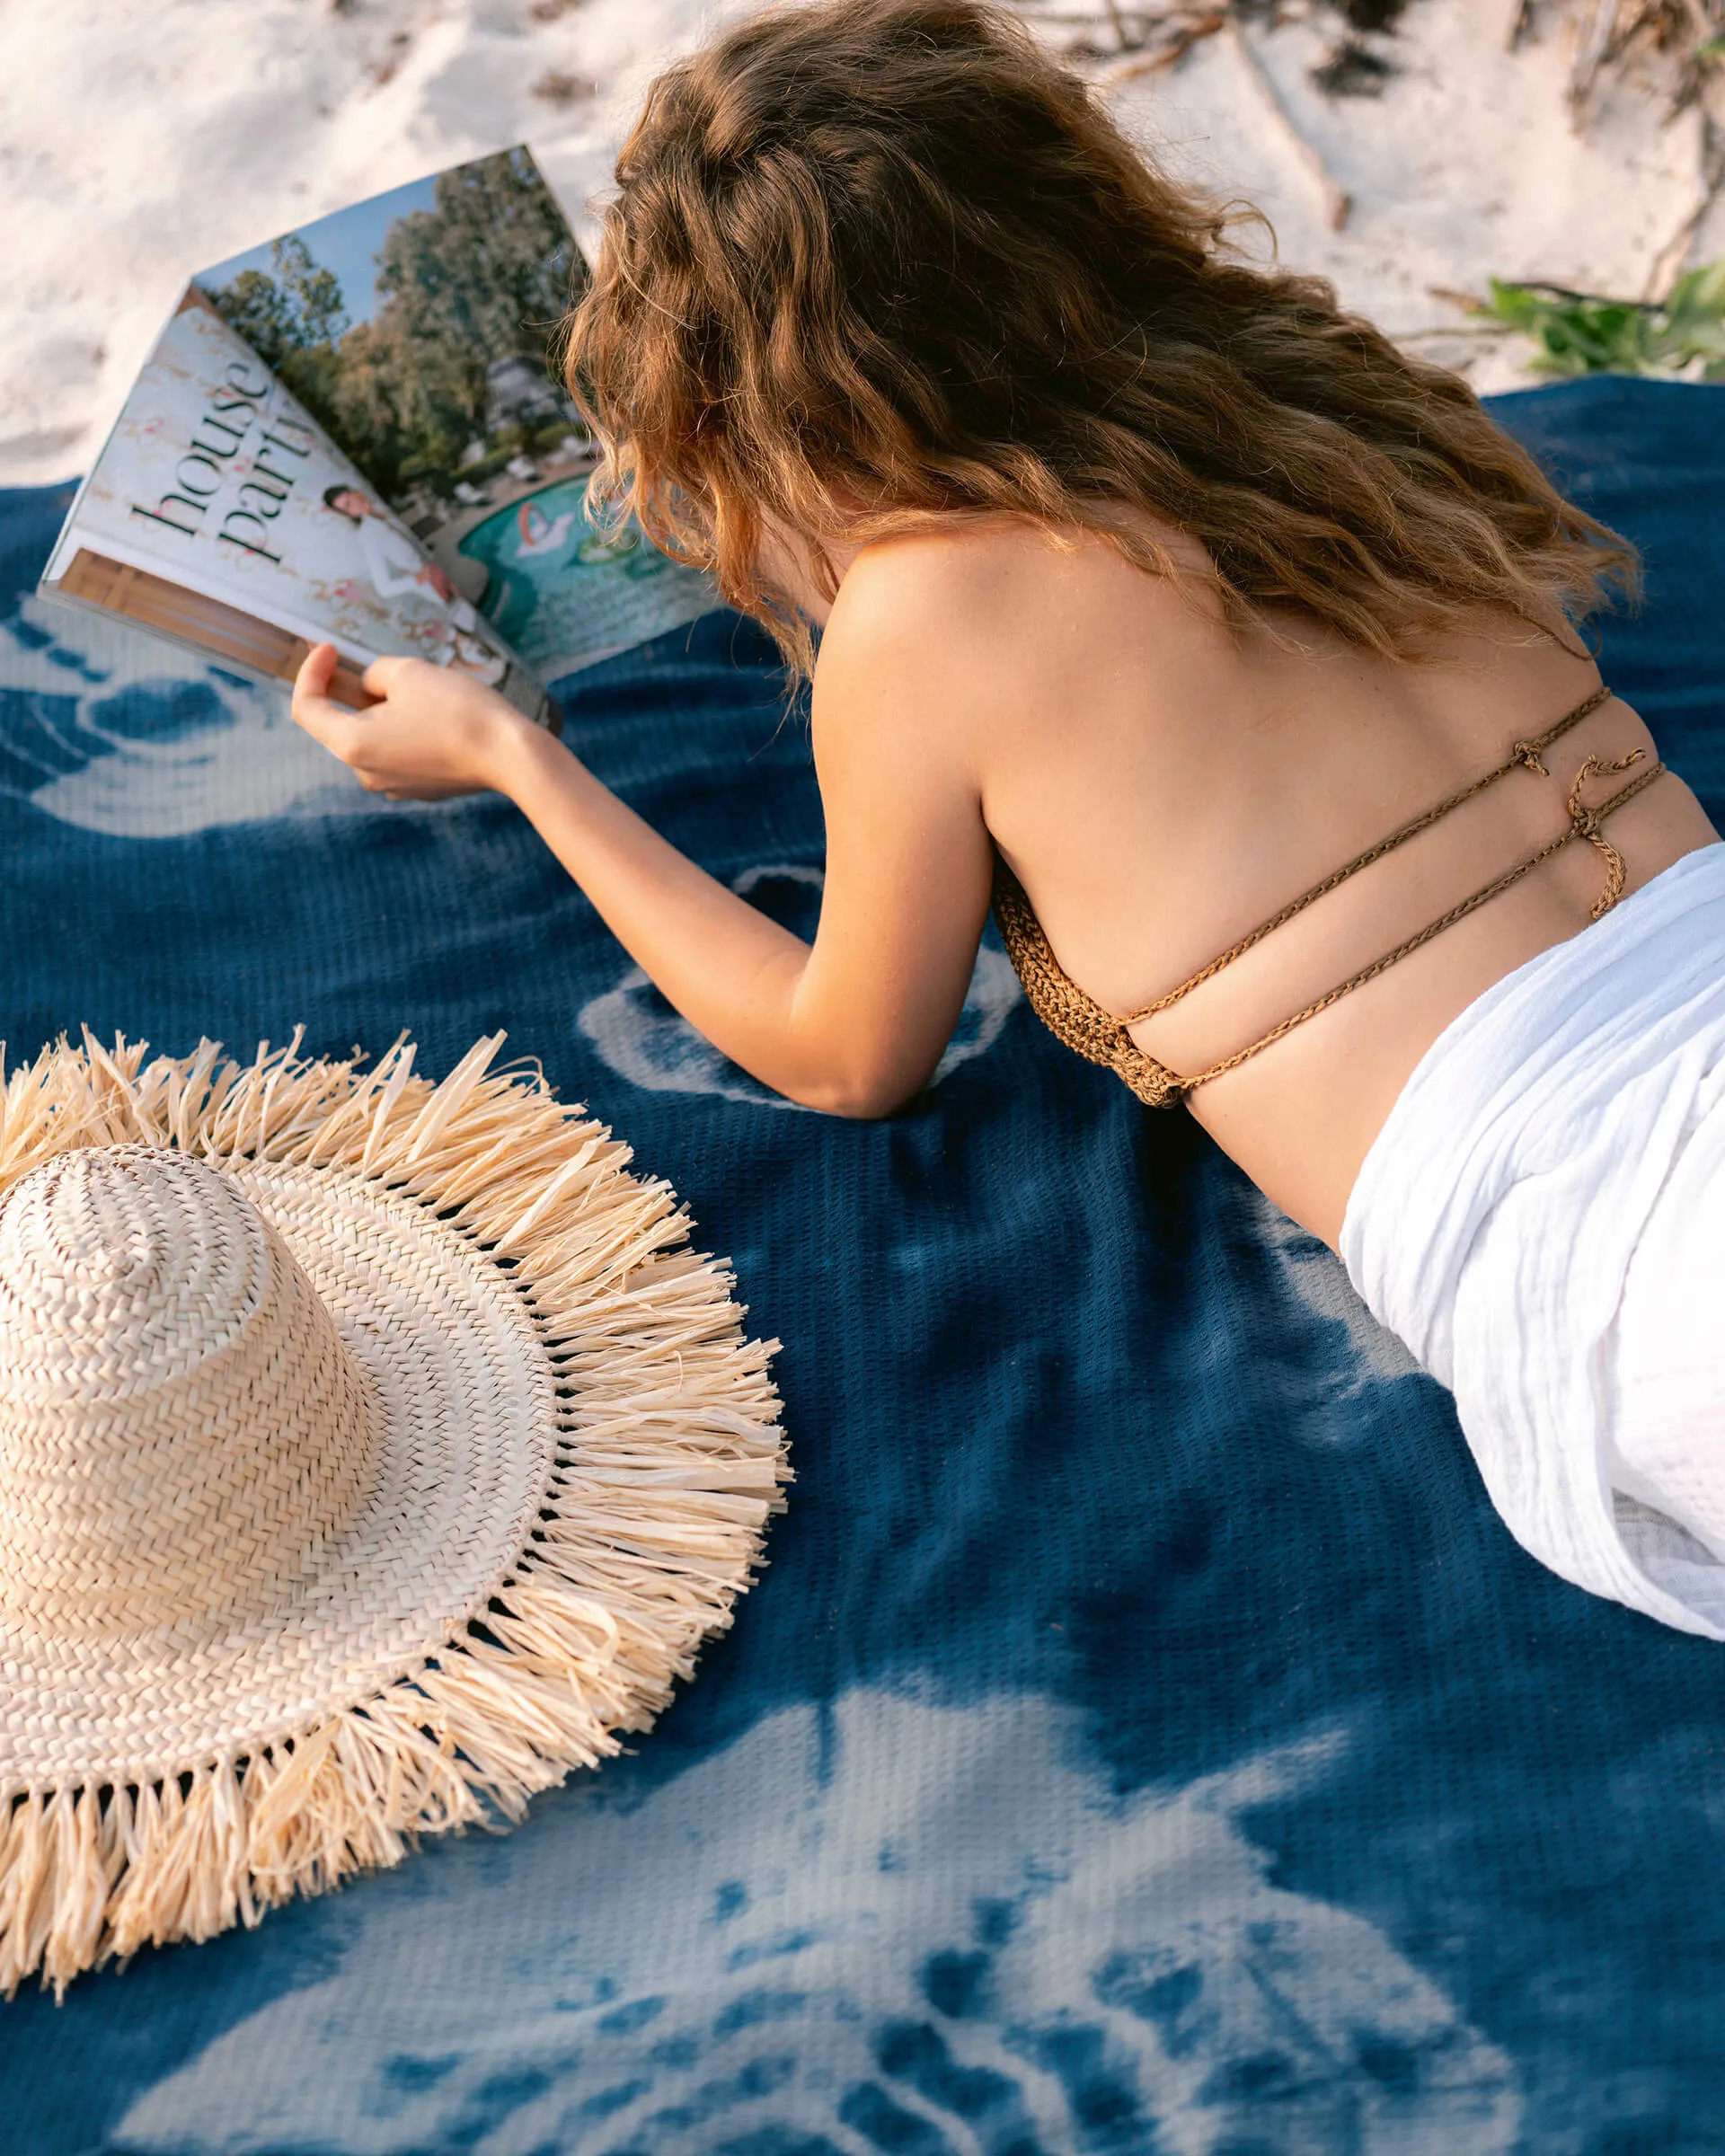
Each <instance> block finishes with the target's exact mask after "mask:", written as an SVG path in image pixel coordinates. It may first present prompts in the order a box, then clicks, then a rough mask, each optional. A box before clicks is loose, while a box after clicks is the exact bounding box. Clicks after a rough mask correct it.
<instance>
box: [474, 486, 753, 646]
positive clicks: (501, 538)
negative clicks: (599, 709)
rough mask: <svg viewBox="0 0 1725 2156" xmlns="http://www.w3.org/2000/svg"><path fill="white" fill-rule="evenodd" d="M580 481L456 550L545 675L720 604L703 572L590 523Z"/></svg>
mask: <svg viewBox="0 0 1725 2156" xmlns="http://www.w3.org/2000/svg"><path fill="white" fill-rule="evenodd" d="M586 497H587V479H586V475H585V474H583V475H581V476H580V477H579V478H574V479H563V480H558V481H557V482H554V483H553V485H551V486H548V487H542V488H541V489H540V490H539V491H538V492H537V493H536V494H529V495H526V496H525V497H524V498H523V499H521V500H519V501H515V502H511V503H510V504H509V507H508V508H501V509H499V510H497V511H496V512H495V514H494V515H492V516H490V517H486V518H485V520H484V522H483V523H482V524H476V525H475V526H473V530H472V531H471V532H469V533H468V534H467V535H466V536H465V537H464V538H463V539H462V540H461V542H460V552H462V553H464V554H465V555H466V556H467V557H468V559H469V560H470V561H478V562H480V563H482V565H483V567H484V568H485V570H486V572H487V574H488V576H489V579H490V581H489V582H488V583H487V585H486V588H485V596H484V597H483V598H482V601H481V602H480V605H481V610H482V612H483V614H485V616H486V618H487V619H488V620H489V621H491V623H493V624H494V625H495V626H496V628H497V630H498V632H499V633H500V635H501V636H502V637H503V638H504V640H505V641H507V642H509V644H511V645H513V646H514V648H515V649H516V650H517V651H518V652H519V653H520V654H521V656H522V658H524V659H526V662H527V664H528V665H529V666H530V667H533V668H534V669H535V672H536V673H537V674H538V676H539V677H540V679H541V680H542V681H546V682H551V681H555V680H556V679H557V678H558V676H560V675H564V674H572V673H574V672H575V671H576V670H577V669H578V668H579V667H588V666H591V665H592V664H593V663H594V661H595V660H596V659H600V658H606V656H607V655H608V654H609V653H611V652H613V651H620V650H623V649H625V648H627V647H628V646H629V645H632V644H638V643H642V642H644V641H646V639H647V638H649V637H650V636H658V635H659V634H660V633H661V632H663V631H664V630H667V629H675V628H677V627H678V626H679V625H680V624H681V623H684V622H692V621H694V619H695V617H696V616H697V615H699V614H707V613H709V612H711V611H712V608H713V607H714V606H716V605H718V604H719V600H718V598H717V596H715V594H714V592H713V589H712V585H711V584H709V583H708V581H707V579H706V578H705V577H703V576H702V575H700V574H699V572H698V571H696V570H692V569H685V568H683V567H682V566H681V565H680V564H679V563H677V562H675V561H669V560H668V559H667V557H666V556H665V555H663V554H661V553H660V552H659V550H658V549H657V548H656V547H655V546H653V545H652V544H651V543H650V541H648V540H647V539H646V538H644V537H643V536H642V535H641V533H640V532H639V531H638V530H634V529H631V530H628V531H625V532H624V533H623V534H622V535H620V536H619V537H618V538H617V539H615V540H609V539H606V537H604V536H603V535H601V534H600V533H598V532H597V531H595V530H594V528H593V526H591V525H590V524H589V523H588V517H587V508H586Z"/></svg>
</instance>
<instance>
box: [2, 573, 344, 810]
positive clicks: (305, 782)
mask: <svg viewBox="0 0 1725 2156" xmlns="http://www.w3.org/2000/svg"><path fill="white" fill-rule="evenodd" d="M21 625H22V628H23V629H24V630H25V631H26V632H27V633H26V634H25V635H22V636H21V635H20V634H19V627H20V626H21ZM44 638H46V639H47V640H49V641H41V640H42V639H44ZM0 682H4V688H0V720H3V719H4V711H5V707H6V704H7V702H10V701H11V700H13V699H14V698H20V699H28V700H31V702H33V703H34V706H35V712H36V716H37V719H38V722H39V723H40V722H41V714H40V702H37V701H36V700H39V699H40V698H43V697H48V698H56V699H57V698H66V697H71V698H74V699H75V706H74V715H73V725H72V729H71V731H70V734H69V736H68V737H66V738H63V739H62V741H61V744H60V746H61V747H63V748H64V750H65V751H66V755H67V759H68V761H67V764H66V767H65V768H62V769H57V770H51V771H45V772H44V774H43V778H42V782H41V783H40V785H38V786H35V787H33V788H31V791H30V800H31V804H32V805H33V806H34V807H36V808H40V809H41V810H42V811H43V813H44V814H45V815H48V816H51V817H55V818H56V819H57V821H58V822H60V823H64V824H73V825H75V826H77V828H78V829H79V830H81V831H95V832H100V833H102V835H104V836H106V837H112V838H183V837H186V836H188V835H190V834H191V833H193V832H197V831H209V830H214V829H216V828H217V827H218V826H223V825H226V824H242V823H250V822H252V821H253V820H254V819H256V818H258V817H274V816H290V815H299V816H328V815H338V814H341V813H343V812H346V811H349V810H353V809H365V808H372V807H375V806H377V805H378V804H376V803H375V802H374V800H373V798H372V797H371V796H370V795H369V794H367V792H366V791H365V789H364V788H363V787H362V786H361V785H360V784H359V782H358V780H357V779H356V778H354V776H353V774H352V773H350V772H349V771H348V770H347V769H346V768H345V767H344V766H343V765H341V764H338V763H337V762H336V761H335V759H334V758H333V757H332V756H331V755H329V753H328V752H327V751H326V750H324V749H323V748H320V747H318V745H317V743H316V742H315V741H314V740H313V739H312V738H311V737H310V736H309V735H307V734H304V733H302V732H301V731H300V729H299V728H298V727H296V725H295V724H294V722H293V720H292V718H291V716H290V715H289V712H288V698H287V695H286V693H285V692H284V691H283V690H281V689H270V688H264V687H262V686H258V685H252V684H249V683H246V682H243V681H241V680H240V679H238V677H237V676H233V675H228V674H220V673H217V671H216V670H215V669H214V668H212V667H209V666H208V665H206V664H205V662H204V661H203V660H202V659H200V658H196V657H195V656H194V655H193V654H192V653H190V652H189V651H181V650H179V649H176V648H175V647H174V646H173V645H172V644H166V643H164V642H162V641H160V640H159V639H157V638H155V637H146V636H144V635H141V634H140V633H139V632H137V631H136V630H132V629H128V628H126V627H124V626H123V625H121V624H118V623H107V622H104V621H102V619H101V617H100V616H99V615H95V614H83V613H81V612H77V611H75V610H73V609H72V608H70V607H67V606H64V605H56V604H55V603H54V602H52V601H50V600H43V599H40V598H34V597H31V598H26V599H25V600H24V601H23V602H22V605H20V607H19V609H18V612H17V614H14V615H13V617H12V619H11V620H9V621H7V622H4V623H0ZM176 685H186V686H189V687H190V686H195V687H198V688H201V689H203V690H205V691H206V693H207V694H208V696H209V698H210V700H211V702H212V704H213V708H214V710H215V711H216V713H217V716H216V717H215V718H214V719H213V720H211V722H210V723H209V724H208V725H205V726H199V727H196V728H193V729H190V730H187V731H185V732H180V733H176V734H175V735H174V736H173V738H170V739H167V740H160V741H151V740H148V739H144V738H138V737H137V736H136V735H133V734H127V733H122V732H119V731H117V730H115V729H113V728H111V726H109V725H108V724H106V723H105V722H104V720H103V719H102V711H103V709H104V708H105V707H106V706H107V705H109V704H110V703H111V702H113V701H114V699H115V698H117V697H119V696H120V695H122V694H124V693H125V691H126V690H128V689H135V690H144V691H153V692H158V693H159V692H161V691H163V690H172V689H173V688H174V687H175V686H176ZM72 758H75V759H76V760H75V761H72V760H70V759H72Z"/></svg>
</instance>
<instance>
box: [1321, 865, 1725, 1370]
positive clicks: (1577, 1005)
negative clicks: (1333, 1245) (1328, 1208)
mask: <svg viewBox="0 0 1725 2156" xmlns="http://www.w3.org/2000/svg"><path fill="white" fill-rule="evenodd" d="M1722 1088H1725V844H1718V843H1716V842H1715V843H1712V844H1707V845H1705V846H1703V847H1700V848H1696V849H1694V850H1692V851H1690V852H1689V853H1685V855H1683V856H1682V857H1680V858H1679V859H1678V860H1677V861H1676V862H1675V863H1673V864H1672V865H1670V866H1669V867H1668V868H1667V869H1665V870H1661V871H1660V872H1659V874H1657V875H1655V876H1653V877H1651V878H1650V879H1648V880H1647V881H1646V882H1644V883H1643V884H1642V885H1641V886H1640V887H1639V888H1637V889H1635V890H1634V891H1632V893H1631V894H1630V895H1629V896H1628V897H1626V898H1625V899H1624V900H1623V903H1622V904H1621V905H1620V906H1617V907H1615V908H1614V910H1613V911H1612V912H1610V913H1608V914H1607V915H1605V917H1604V918H1603V919H1602V920H1601V921H1599V922H1597V923H1595V924H1593V925H1591V926H1590V927H1588V929H1587V930H1586V931H1585V932H1582V933H1580V934H1578V935H1575V936H1572V937H1570V938H1568V939H1566V940H1564V941H1560V942H1556V943H1553V944H1552V945H1549V946H1548V947H1547V948H1546V949H1544V950H1541V951H1539V952H1536V953H1535V955H1533V956H1532V957H1531V958H1529V959H1527V960H1526V961H1525V962H1524V963H1523V964H1521V965H1519V966H1518V967H1517V968H1514V969H1513V970H1511V971H1509V972H1508V973H1506V974H1505V975H1504V976H1502V977H1501V978H1499V980H1497V981H1495V982H1494V983H1492V985H1491V986H1490V987H1489V988H1487V989H1486V990H1485V991H1484V992H1483V993H1482V994H1479V995H1477V996H1475V997H1474V998H1473V999H1472V1000H1471V1001H1470V1002H1468V1003H1466V1004H1465V1005H1464V1008H1463V1009H1462V1010H1461V1011H1460V1012H1457V1013H1456V1015H1455V1017H1454V1018H1453V1019H1452V1020H1451V1021H1449V1022H1448V1023H1447V1024H1446V1026H1444V1027H1443V1028H1442V1029H1441V1030H1440V1031H1439V1032H1438V1034H1437V1036H1436V1038H1434V1039H1433V1040H1432V1041H1431V1043H1430V1045H1429V1047H1427V1049H1426V1050H1425V1052H1424V1054H1423V1055H1421V1056H1420V1057H1419V1059H1418V1061H1417V1063H1416V1064H1415V1065H1414V1067H1413V1069H1412V1070H1411V1073H1410V1074H1409V1075H1408V1077H1407V1079H1406V1081H1405V1082H1404V1083H1403V1084H1402V1087H1401V1088H1400V1090H1399V1091H1397V1093H1396V1094H1395V1097H1394V1099H1393V1100H1392V1101H1391V1102H1390V1104H1389V1106H1388V1109H1387V1110H1386V1112H1384V1114H1383V1115H1382V1117H1381V1119H1380V1121H1379V1127H1378V1128H1377V1130H1376V1134H1375V1135H1374V1136H1373V1137H1372V1139H1371V1141H1370V1143H1369V1144H1368V1145H1367V1148H1366V1152H1365V1154H1364V1157H1363V1159H1362V1160H1361V1162H1360V1164H1359V1166H1358V1172H1357V1174H1356V1175H1355V1177H1354V1179H1353V1181H1352V1186H1351V1188H1350V1190H1349V1194H1348V1196H1347V1198H1346V1201H1345V1206H1344V1211H1343V1217H1342V1220H1341V1222H1340V1229H1339V1233H1338V1234H1337V1237H1336V1239H1335V1240H1336V1241H1337V1244H1338V1247H1339V1248H1340V1252H1341V1255H1342V1257H1343V1259H1344V1260H1345V1262H1346V1263H1347V1266H1348V1269H1349V1274H1350V1275H1351V1277H1353V1280H1354V1283H1355V1286H1357V1287H1358V1289H1359V1290H1360V1292H1361V1294H1363V1295H1364V1296H1365V1297H1366V1299H1367V1303H1369V1304H1370V1305H1371V1307H1372V1309H1373V1310H1374V1311H1375V1312H1376V1314H1377V1315H1378V1317H1379V1318H1380V1319H1381V1320H1382V1321H1384V1323H1386V1324H1388V1325H1390V1326H1391V1327H1392V1328H1393V1330H1395V1331H1397V1332H1398V1333H1400V1334H1401V1336H1402V1339H1405V1340H1407V1341H1408V1343H1409V1345H1410V1346H1411V1347H1412V1348H1413V1349H1414V1352H1415V1353H1416V1354H1418V1355H1420V1356H1421V1358H1422V1359H1423V1360H1425V1361H1426V1362H1427V1363H1428V1366H1429V1367H1432V1368H1434V1369H1436V1370H1438V1374H1440V1375H1442V1374H1444V1365H1445V1363H1446V1348H1445V1346H1444V1339H1445V1328H1446V1325H1447V1322H1448V1318H1447V1314H1446V1313H1447V1312H1448V1310H1449V1308H1450V1306H1451V1305H1452V1303H1453V1302H1454V1298H1455V1294H1456V1293H1457V1292H1458V1291H1459V1284H1460V1282H1461V1279H1462V1277H1463V1275H1464V1271H1465V1268H1466V1267H1467V1265H1468V1263H1469V1262H1470V1259H1471V1257H1472V1255H1473V1252H1474V1251H1475V1250H1476V1249H1477V1248H1479V1247H1480V1245H1481V1242H1482V1238H1483V1237H1484V1236H1485V1235H1486V1234H1487V1233H1488V1231H1489V1232H1490V1233H1492V1234H1494V1235H1495V1234H1497V1233H1498V1232H1499V1225H1500V1224H1501V1223H1503V1222H1506V1221H1509V1222H1513V1223H1514V1224H1515V1227H1514V1233H1515V1235H1516V1238H1517V1243H1518V1246H1525V1247H1524V1258H1525V1269H1526V1274H1527V1281H1526V1284H1525V1285H1526V1294H1527V1295H1528V1296H1530V1297H1531V1298H1532V1300H1533V1302H1534V1303H1538V1304H1540V1305H1541V1306H1542V1307H1543V1306H1544V1304H1545V1303H1552V1302H1553V1298H1555V1299H1556V1301H1558V1302H1573V1301H1574V1300H1575V1298H1576V1296H1578V1295H1579V1296H1582V1297H1583V1298H1584V1299H1585V1298H1589V1297H1590V1298H1592V1299H1594V1300H1595V1301H1598V1300H1600V1299H1601V1298H1603V1303H1602V1305H1601V1306H1602V1307H1604V1306H1605V1305H1606V1304H1608V1303H1610V1301H1611V1299H1612V1296H1613V1294H1614V1288H1613V1285H1612V1283H1613V1280H1614V1271H1613V1267H1614V1262H1615V1260H1614V1256H1613V1253H1614V1251H1616V1252H1618V1253H1619V1254H1620V1255H1626V1253H1627V1251H1628V1250H1630V1249H1631V1248H1632V1246H1633V1240H1634V1237H1635V1235H1636V1234H1637V1233H1639V1222H1640V1220H1641V1217H1642V1216H1643V1215H1644V1214H1645V1212H1646V1209H1647V1207H1648V1206H1650V1205H1651V1203H1652V1202H1653V1199H1654V1197H1656V1196H1657V1193H1658V1190H1659V1185H1660V1180H1661V1178H1662V1176H1663V1175H1664V1173H1665V1171H1666V1169H1667V1167H1668V1165H1669V1162H1670V1160H1671V1159H1673V1158H1675V1156H1676V1150H1677V1149H1678V1148H1679V1147H1680V1145H1681V1144H1682V1143H1683V1142H1684V1140H1685V1134H1686V1133H1687V1132H1688V1130H1689V1129H1690V1128H1691V1127H1693V1125H1694V1119H1695V1118H1697V1117H1699V1116H1700V1115H1702V1114H1703V1113H1705V1112H1707V1111H1708V1110H1709V1109H1711V1108H1712V1107H1713V1106H1715V1105H1717V1104H1718V1101H1719V1099H1720V1097H1721V1089H1722ZM1582 1215H1586V1218H1585V1222H1583V1220H1582ZM1583 1225H1585V1229H1586V1233H1587V1235H1588V1243H1587V1249H1586V1256H1585V1261H1584V1262H1580V1263H1578V1262H1577V1261H1576V1246H1575V1241H1574V1235H1575V1233H1578V1232H1579V1229H1580V1227H1581V1226H1583ZM1535 1276H1537V1279H1535Z"/></svg>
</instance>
